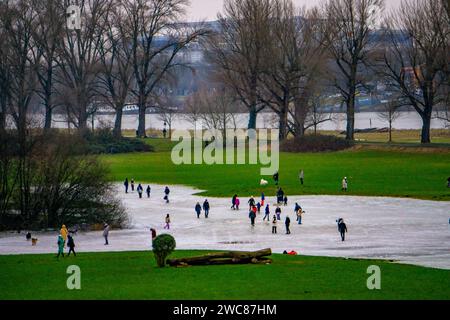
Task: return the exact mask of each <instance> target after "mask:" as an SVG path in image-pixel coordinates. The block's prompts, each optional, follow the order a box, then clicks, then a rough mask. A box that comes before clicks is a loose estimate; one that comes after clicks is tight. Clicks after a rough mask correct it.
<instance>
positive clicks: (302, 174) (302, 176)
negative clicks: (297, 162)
mask: <svg viewBox="0 0 450 320" xmlns="http://www.w3.org/2000/svg"><path fill="white" fill-rule="evenodd" d="M298 177H299V179H300V184H301V185H303V182H304V179H305V173H304V172H303V169H302V170H300V173H299V174H298Z"/></svg>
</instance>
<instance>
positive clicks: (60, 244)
mask: <svg viewBox="0 0 450 320" xmlns="http://www.w3.org/2000/svg"><path fill="white" fill-rule="evenodd" d="M57 244H58V255H57V256H56V258H58V259H59V256H60V255H62V256H63V258H64V239H63V237H62V235H59V236H58V242H57Z"/></svg>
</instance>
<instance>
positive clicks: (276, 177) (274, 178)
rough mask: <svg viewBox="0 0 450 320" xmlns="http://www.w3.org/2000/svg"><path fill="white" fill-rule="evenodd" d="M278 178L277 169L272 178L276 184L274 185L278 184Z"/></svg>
mask: <svg viewBox="0 0 450 320" xmlns="http://www.w3.org/2000/svg"><path fill="white" fill-rule="evenodd" d="M279 178H280V175H279V173H278V171H277V172H275V173H274V175H273V180H274V181H275V184H276V185H278V180H279Z"/></svg>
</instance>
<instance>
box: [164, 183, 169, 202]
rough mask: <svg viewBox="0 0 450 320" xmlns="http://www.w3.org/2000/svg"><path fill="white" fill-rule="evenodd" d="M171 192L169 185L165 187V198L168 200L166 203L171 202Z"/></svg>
mask: <svg viewBox="0 0 450 320" xmlns="http://www.w3.org/2000/svg"><path fill="white" fill-rule="evenodd" d="M169 193H170V189H169V187H166V188H165V189H164V194H165V196H164V200H166V203H169Z"/></svg>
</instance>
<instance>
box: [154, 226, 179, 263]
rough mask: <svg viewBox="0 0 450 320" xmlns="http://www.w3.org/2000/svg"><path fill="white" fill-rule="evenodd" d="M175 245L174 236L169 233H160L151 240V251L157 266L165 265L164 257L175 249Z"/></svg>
mask: <svg viewBox="0 0 450 320" xmlns="http://www.w3.org/2000/svg"><path fill="white" fill-rule="evenodd" d="M175 247H176V242H175V238H174V237H172V236H171V235H170V234H161V235H159V236H157V237H156V238H155V239H154V240H153V253H154V254H155V259H156V263H157V264H158V267H161V268H162V267H164V266H165V265H166V258H167V256H168V255H169V254H171V253H172V251H173V250H175Z"/></svg>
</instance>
